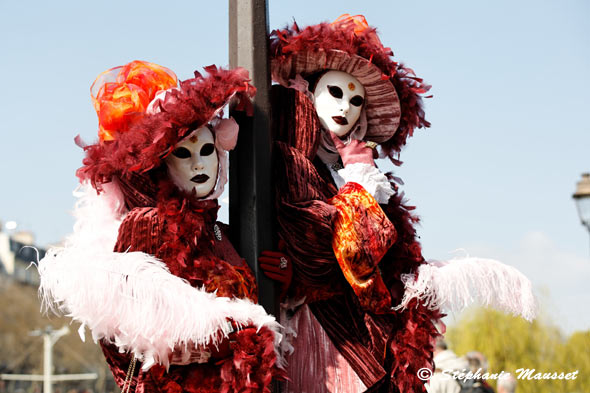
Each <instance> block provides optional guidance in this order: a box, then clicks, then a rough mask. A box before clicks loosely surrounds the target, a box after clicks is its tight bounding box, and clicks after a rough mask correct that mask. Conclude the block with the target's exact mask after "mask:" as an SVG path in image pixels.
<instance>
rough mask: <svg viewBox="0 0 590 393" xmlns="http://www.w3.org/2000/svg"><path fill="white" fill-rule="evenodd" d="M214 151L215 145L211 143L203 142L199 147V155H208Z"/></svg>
mask: <svg viewBox="0 0 590 393" xmlns="http://www.w3.org/2000/svg"><path fill="white" fill-rule="evenodd" d="M214 151H215V146H214V145H213V143H205V144H204V145H203V147H201V151H200V154H201V156H210V155H211V154H213V152H214Z"/></svg>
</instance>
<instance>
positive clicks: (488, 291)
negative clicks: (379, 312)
mask: <svg viewBox="0 0 590 393" xmlns="http://www.w3.org/2000/svg"><path fill="white" fill-rule="evenodd" d="M401 279H402V281H403V283H404V285H405V293H404V297H403V299H402V301H401V303H400V305H398V306H397V307H396V309H397V310H399V309H405V308H407V307H408V305H409V304H410V302H411V301H412V299H418V300H419V301H420V302H422V303H423V304H424V305H425V306H426V307H428V308H429V309H431V310H435V309H442V310H443V311H451V312H458V311H461V310H463V309H464V308H466V307H467V306H470V305H472V304H479V305H482V306H486V307H492V308H495V309H497V310H500V311H504V312H509V313H512V314H514V315H521V316H522V317H523V318H524V319H526V320H528V321H532V320H533V319H534V318H535V315H536V303H535V298H534V295H533V292H532V286H531V282H530V281H529V279H528V278H527V277H525V276H524V275H523V274H522V273H521V272H520V271H518V270H517V269H515V268H514V267H512V266H508V265H505V264H503V263H501V262H498V261H495V260H493V259H483V258H460V259H459V258H457V259H452V260H451V261H445V262H438V261H429V263H425V264H422V265H420V266H419V267H418V271H417V274H402V276H401Z"/></svg>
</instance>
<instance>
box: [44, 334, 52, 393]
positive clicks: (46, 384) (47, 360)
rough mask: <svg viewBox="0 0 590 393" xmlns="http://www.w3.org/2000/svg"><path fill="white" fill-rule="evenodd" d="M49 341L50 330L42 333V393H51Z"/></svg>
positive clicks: (50, 345) (50, 344)
mask: <svg viewBox="0 0 590 393" xmlns="http://www.w3.org/2000/svg"><path fill="white" fill-rule="evenodd" d="M51 341H52V340H51V336H50V332H45V333H44V334H43V393H51V371H52V370H53V359H52V356H51V347H52V342H51Z"/></svg>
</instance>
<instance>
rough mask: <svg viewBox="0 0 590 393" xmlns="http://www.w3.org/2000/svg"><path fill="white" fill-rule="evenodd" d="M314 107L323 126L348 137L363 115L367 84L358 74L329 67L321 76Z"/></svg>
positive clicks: (340, 135)
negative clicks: (360, 79)
mask: <svg viewBox="0 0 590 393" xmlns="http://www.w3.org/2000/svg"><path fill="white" fill-rule="evenodd" d="M313 94H314V107H315V110H316V113H317V115H318V117H319V119H320V124H321V125H322V127H323V128H324V129H326V130H328V131H332V132H333V133H334V134H336V135H338V136H339V137H344V136H345V135H346V134H348V132H349V131H350V130H351V129H352V127H353V126H354V125H355V124H356V122H357V121H358V120H359V118H360V116H361V111H362V109H363V104H364V101H365V88H364V86H363V85H362V84H361V83H360V82H359V81H358V79H356V78H355V77H354V76H352V75H350V74H348V73H346V72H342V71H328V72H326V73H325V74H324V75H322V77H321V78H320V79H319V80H318V82H317V84H316V87H315V90H314V92H313Z"/></svg>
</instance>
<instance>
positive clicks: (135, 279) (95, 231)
mask: <svg viewBox="0 0 590 393" xmlns="http://www.w3.org/2000/svg"><path fill="white" fill-rule="evenodd" d="M104 191H105V192H103V193H101V195H97V193H96V191H94V190H92V188H90V186H88V185H85V186H84V187H83V188H82V192H81V193H78V196H79V197H80V200H79V201H78V203H77V204H76V207H75V212H74V215H75V216H76V217H77V222H76V224H75V226H74V233H73V234H72V235H71V236H70V237H69V238H68V239H67V240H66V244H65V247H59V248H52V249H50V250H49V251H48V252H47V254H46V256H45V258H43V259H42V260H41V261H40V262H39V267H38V268H39V274H40V277H41V281H40V287H39V294H40V297H41V300H42V305H43V308H44V309H45V311H48V310H52V311H53V312H55V313H59V314H64V315H66V316H69V317H71V318H72V319H73V320H74V321H77V322H79V323H81V325H82V326H81V327H80V330H79V332H80V335H81V337H82V339H84V337H83V333H84V328H85V327H89V328H90V330H91V332H92V338H93V339H94V340H95V341H97V340H99V339H106V340H107V341H109V342H112V343H114V344H115V345H117V347H118V348H119V349H120V350H121V351H128V352H131V353H133V354H134V355H135V356H136V357H137V358H138V359H139V360H140V361H142V362H143V368H144V369H145V370H147V369H149V368H150V367H151V366H152V365H154V364H155V363H158V364H162V365H164V366H166V367H167V366H168V365H169V355H170V354H171V353H172V351H173V350H174V349H175V348H176V349H178V348H179V347H180V348H184V349H185V350H190V349H192V347H197V346H198V347H200V348H202V347H203V346H206V345H208V344H213V345H216V344H218V343H219V342H220V341H221V340H222V339H224V338H225V337H227V336H228V334H229V333H231V332H232V331H233V327H232V322H233V325H234V326H237V327H238V328H241V327H247V326H255V327H256V328H257V330H260V329H261V328H262V327H266V328H268V329H270V330H271V331H272V332H273V334H274V344H275V348H278V346H279V345H280V342H281V339H282V335H281V333H280V329H281V326H280V325H279V324H278V322H277V321H276V320H275V318H274V317H273V316H271V315H269V314H267V313H266V311H265V310H264V308H262V306H260V305H256V304H253V303H252V302H250V301H249V300H243V299H235V298H234V299H230V298H227V297H217V296H216V295H215V293H209V292H206V291H205V290H204V289H198V288H193V287H191V286H190V285H189V284H188V283H187V282H186V281H185V280H183V279H181V278H179V277H177V276H175V275H173V274H171V273H170V272H169V271H168V269H167V267H166V265H165V264H164V262H162V261H160V260H158V259H157V258H155V257H153V256H151V255H149V254H145V253H142V252H128V253H115V252H112V251H111V250H112V249H113V247H114V245H115V242H116V237H117V231H118V226H119V224H120V222H121V218H122V216H123V214H121V213H117V211H119V210H118V207H119V206H120V205H119V202H120V199H119V195H118V193H117V191H116V188H113V189H110V188H107V189H104ZM277 352H278V351H277ZM277 357H278V356H277ZM279 361H280V357H279Z"/></svg>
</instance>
